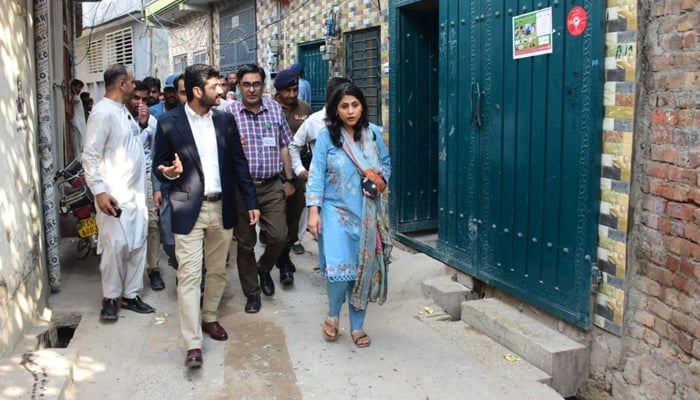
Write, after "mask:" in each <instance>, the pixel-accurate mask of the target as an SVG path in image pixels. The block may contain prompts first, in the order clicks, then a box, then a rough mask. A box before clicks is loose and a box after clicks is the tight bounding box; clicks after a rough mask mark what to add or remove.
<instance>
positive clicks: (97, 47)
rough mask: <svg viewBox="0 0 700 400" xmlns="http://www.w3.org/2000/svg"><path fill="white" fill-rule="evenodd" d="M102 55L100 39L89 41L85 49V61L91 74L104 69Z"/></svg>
mask: <svg viewBox="0 0 700 400" xmlns="http://www.w3.org/2000/svg"><path fill="white" fill-rule="evenodd" d="M103 55H104V49H103V48H102V41H101V40H95V41H94V42H90V44H89V46H88V50H87V61H88V70H89V71H90V73H91V74H97V73H100V72H102V71H103V70H104V68H103V65H102V57H103Z"/></svg>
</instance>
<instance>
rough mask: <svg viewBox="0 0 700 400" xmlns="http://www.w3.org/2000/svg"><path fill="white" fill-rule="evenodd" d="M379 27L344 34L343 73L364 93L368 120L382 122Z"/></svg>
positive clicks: (379, 123) (378, 123)
mask: <svg viewBox="0 0 700 400" xmlns="http://www.w3.org/2000/svg"><path fill="white" fill-rule="evenodd" d="M379 33H380V31H379V28H370V29H364V30H360V31H354V32H349V33H346V34H345V74H346V75H347V77H348V78H349V79H351V80H352V81H353V83H355V85H357V86H358V87H359V88H360V89H362V92H363V93H364V94H365V100H366V101H367V113H368V116H369V120H370V121H371V122H374V123H375V124H377V125H381V124H382V107H381V104H382V102H381V95H382V92H381V86H382V79H381V49H380V46H379V43H380V41H379Z"/></svg>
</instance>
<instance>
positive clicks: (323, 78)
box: [298, 40, 328, 111]
mask: <svg viewBox="0 0 700 400" xmlns="http://www.w3.org/2000/svg"><path fill="white" fill-rule="evenodd" d="M323 43H324V42H323V40H317V41H314V42H309V43H304V44H301V45H299V48H298V54H299V62H300V63H302V64H303V65H304V78H305V79H306V80H307V81H309V85H311V108H312V109H313V110H314V111H318V110H320V109H322V108H323V106H324V105H325V104H326V83H328V61H326V60H324V59H323V55H322V54H321V45H322V44H323Z"/></svg>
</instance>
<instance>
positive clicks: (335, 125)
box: [326, 82, 369, 147]
mask: <svg viewBox="0 0 700 400" xmlns="http://www.w3.org/2000/svg"><path fill="white" fill-rule="evenodd" d="M343 96H353V97H355V98H357V100H359V101H360V104H362V115H360V118H359V119H358V120H357V125H356V127H355V134H354V139H355V140H360V137H361V135H362V129H364V128H367V127H368V126H369V118H368V117H367V101H366V100H365V95H364V94H363V93H362V90H361V89H360V88H359V87H357V86H355V84H354V83H352V82H346V83H341V84H340V85H339V86H338V87H337V88H336V89H335V90H334V91H333V94H332V95H331V97H330V99H329V100H328V103H327V104H326V126H327V127H328V131H329V132H330V134H331V140H332V141H333V145H334V146H335V147H343V141H342V140H341V137H342V136H343V135H342V133H341V128H342V127H343V121H342V120H341V119H340V117H339V116H338V112H337V111H336V110H337V109H338V104H340V100H341V99H342V98H343ZM358 128H360V129H358Z"/></svg>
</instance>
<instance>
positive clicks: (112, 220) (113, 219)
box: [82, 64, 155, 321]
mask: <svg viewBox="0 0 700 400" xmlns="http://www.w3.org/2000/svg"><path fill="white" fill-rule="evenodd" d="M104 82H105V87H106V90H107V92H106V94H105V97H104V98H103V99H102V100H100V101H99V102H98V103H97V104H95V106H94V107H93V109H92V113H90V117H89V118H88V121H87V131H86V135H85V142H84V145H83V156H82V161H83V168H84V169H85V178H86V180H87V184H88V186H89V187H90V190H91V191H92V193H93V194H94V195H95V204H96V206H97V209H98V210H97V216H96V220H97V227H98V228H99V239H98V242H97V251H98V253H101V254H102V258H101V260H100V272H101V273H102V293H103V299H102V311H101V313H100V318H101V319H102V320H108V321H110V320H111V321H115V320H117V318H118V315H117V314H118V302H119V299H120V298H121V302H120V305H121V308H127V309H130V310H132V311H136V312H139V313H150V312H154V311H155V310H154V309H153V307H151V306H149V305H148V304H146V303H144V302H143V301H142V300H141V298H140V297H139V291H140V290H141V288H142V287H143V272H144V268H145V265H146V235H147V227H148V210H147V207H146V163H145V156H144V152H143V146H142V142H141V137H140V133H141V132H139V131H138V130H134V129H132V124H131V123H130V121H129V118H132V117H131V115H130V114H129V111H128V110H127V109H126V106H125V104H126V102H127V101H128V100H129V99H130V98H131V95H132V92H133V90H134V74H133V72H132V71H131V70H130V69H129V68H126V67H124V66H123V65H121V64H114V65H111V66H109V67H108V68H107V70H105V72H104ZM119 209H121V215H120V214H119Z"/></svg>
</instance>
